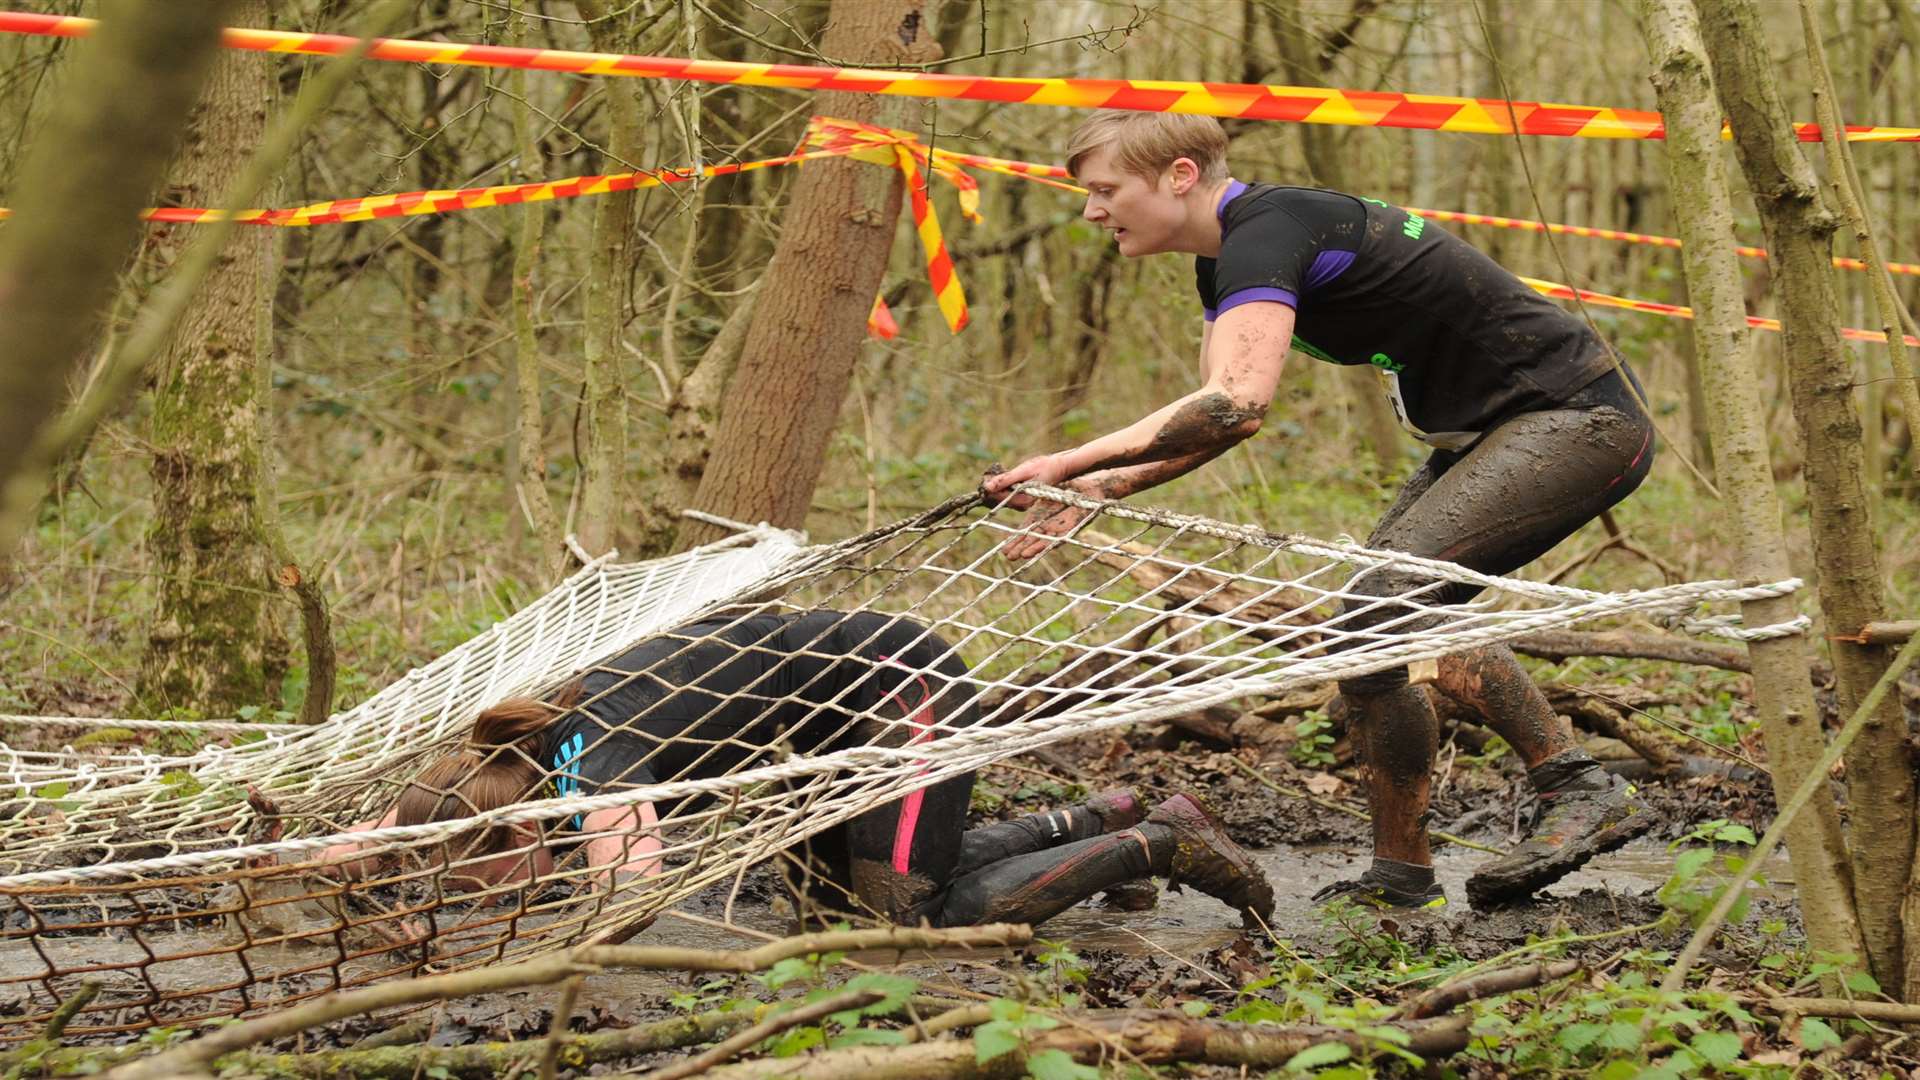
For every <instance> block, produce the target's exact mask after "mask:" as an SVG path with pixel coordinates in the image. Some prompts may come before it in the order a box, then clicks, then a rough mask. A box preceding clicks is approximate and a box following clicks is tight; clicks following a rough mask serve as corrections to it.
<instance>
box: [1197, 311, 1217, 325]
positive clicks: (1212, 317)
mask: <svg viewBox="0 0 1920 1080" xmlns="http://www.w3.org/2000/svg"><path fill="white" fill-rule="evenodd" d="M1200 310H1201V311H1202V312H1203V313H1204V314H1205V315H1206V318H1207V321H1208V322H1212V321H1213V320H1215V319H1217V318H1219V317H1220V313H1219V312H1218V311H1216V310H1214V309H1213V308H1201V309H1200Z"/></svg>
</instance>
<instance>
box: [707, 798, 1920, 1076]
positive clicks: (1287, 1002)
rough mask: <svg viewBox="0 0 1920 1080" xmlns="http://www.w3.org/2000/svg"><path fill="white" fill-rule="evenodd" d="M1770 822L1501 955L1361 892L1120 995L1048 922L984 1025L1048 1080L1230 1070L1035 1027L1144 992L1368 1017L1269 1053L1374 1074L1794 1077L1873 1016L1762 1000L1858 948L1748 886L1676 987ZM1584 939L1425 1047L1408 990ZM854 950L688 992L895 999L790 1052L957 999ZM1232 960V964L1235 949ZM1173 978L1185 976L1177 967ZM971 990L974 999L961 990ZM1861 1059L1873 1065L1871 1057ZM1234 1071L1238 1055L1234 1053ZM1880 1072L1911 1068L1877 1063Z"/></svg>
mask: <svg viewBox="0 0 1920 1080" xmlns="http://www.w3.org/2000/svg"><path fill="white" fill-rule="evenodd" d="M1754 840H1755V837H1754V835H1753V833H1752V832H1751V831H1750V830H1748V829H1746V828H1745V827H1743V826H1739V825H1735V824H1732V823H1729V822H1725V821H1715V822H1708V823H1705V824H1704V825H1702V826H1701V827H1699V828H1697V829H1695V830H1693V831H1692V832H1691V833H1689V834H1688V835H1687V836H1685V837H1683V838H1682V839H1681V840H1679V841H1676V842H1675V843H1674V845H1673V848H1674V851H1675V853H1676V862H1675V869H1674V872H1673V875H1672V877H1671V878H1670V879H1669V880H1668V881H1667V882H1666V884H1665V885H1664V886H1663V887H1662V888H1661V890H1660V892H1659V896H1660V899H1661V901H1662V902H1663V910H1662V912H1661V913H1660V914H1659V915H1658V916H1657V917H1656V918H1655V919H1654V920H1653V921H1652V922H1649V923H1646V924H1643V925H1636V926H1623V927H1619V928H1616V929H1613V930H1608V931H1601V932H1594V933H1588V934H1584V935H1576V934H1570V933H1562V934H1556V935H1539V936H1530V937H1528V938H1527V939H1526V941H1525V942H1524V943H1522V944H1520V945H1518V946H1516V947H1515V948H1513V949H1510V950H1508V951H1507V952H1505V953H1502V954H1499V955H1497V956H1493V957H1488V958H1484V959H1480V960H1478V961H1469V960H1467V959H1465V958H1463V957H1462V956H1460V955H1459V954H1458V953H1456V952H1454V951H1453V950H1452V949H1451V948H1447V947H1435V948H1428V949H1421V948H1417V947H1415V946H1414V945H1411V944H1409V939H1410V938H1411V937H1412V936H1413V935H1411V934H1409V933H1408V929H1409V928H1408V926H1406V925H1405V923H1406V922H1407V921H1408V920H1411V919H1417V918H1420V917H1421V916H1418V915H1407V916H1397V915H1394V914H1391V913H1389V914H1382V913H1378V912H1374V911H1372V910H1371V909H1362V908H1359V907H1355V906H1353V905H1351V904H1348V903H1346V902H1344V901H1342V902H1336V903H1334V904H1332V905H1328V906H1326V907H1324V908H1322V909H1321V911H1320V914H1319V918H1320V921H1321V923H1322V924H1323V929H1324V930H1325V932H1326V938H1327V941H1328V944H1325V945H1323V946H1322V947H1320V948H1317V949H1314V950H1313V951H1312V954H1311V955H1310V954H1309V953H1308V951H1307V950H1306V949H1304V948H1303V947H1301V946H1299V945H1298V944H1296V942H1294V941H1291V940H1287V939H1282V938H1273V937H1269V938H1265V939H1252V940H1251V945H1252V947H1251V949H1242V950H1240V952H1239V958H1240V959H1239V962H1237V963H1235V964H1233V965H1231V969H1232V970H1238V971H1240V972H1242V973H1243V975H1242V977H1240V978H1239V979H1237V980H1226V979H1222V978H1220V977H1219V975H1218V974H1217V972H1218V970H1219V968H1217V967H1215V966H1212V965H1211V964H1210V961H1211V960H1213V959H1216V957H1214V956H1213V955H1211V954H1209V955H1203V956H1201V957H1198V958H1195V959H1194V960H1193V961H1191V963H1192V964H1193V965H1196V966H1199V967H1201V968H1203V969H1205V975H1209V976H1212V978H1211V979H1209V978H1205V977H1203V978H1200V979H1195V980H1188V981H1187V982H1186V984H1185V985H1188V986H1194V985H1198V986H1200V987H1202V989H1198V990H1164V991H1163V990H1158V989H1156V990H1154V991H1149V992H1148V993H1147V994H1146V995H1145V996H1143V997H1140V998H1138V999H1136V1000H1132V1001H1115V1000H1113V991H1112V989H1111V987H1108V986H1103V982H1104V979H1103V972H1102V970H1101V968H1100V965H1099V962H1097V961H1095V960H1091V959H1089V958H1087V957H1084V956H1082V955H1080V954H1079V953H1077V952H1075V951H1074V950H1073V949H1072V948H1070V947H1068V946H1067V945H1065V944H1062V943H1059V942H1050V941H1040V942H1038V943H1036V944H1035V945H1034V946H1033V947H1031V948H1030V949H1029V951H1028V954H1027V956H1026V958H1025V961H1024V962H1023V963H1021V964H1019V965H1017V966H1015V967H1012V968H1010V969H1004V970H1003V974H1004V979H1003V982H1002V985H1001V987H1000V991H999V994H998V995H997V996H995V997H992V998H990V999H988V1000H986V1001H984V1002H976V1003H975V1004H976V1005H984V1006H985V1009H986V1013H985V1015H986V1017H987V1019H985V1020H984V1022H980V1023H979V1024H978V1025H977V1026H975V1027H974V1028H973V1029H972V1036H971V1037H972V1042H973V1046H974V1051H975V1055H976V1058H977V1060H978V1061H979V1062H982V1063H985V1062H989V1061H992V1060H994V1059H996V1058H999V1057H1000V1056H1001V1055H1004V1054H1010V1053H1015V1052H1027V1056H1026V1070H1027V1072H1026V1075H1029V1076H1032V1077H1034V1078H1036V1080H1065V1078H1093V1077H1101V1076H1139V1077H1146V1076H1156V1075H1202V1076H1204V1075H1213V1074H1211V1073H1207V1072H1205V1071H1201V1072H1197V1073H1194V1072H1182V1071H1180V1070H1178V1069H1175V1070H1173V1071H1172V1072H1167V1071H1164V1070H1163V1071H1160V1072H1155V1071H1153V1070H1149V1069H1145V1068H1142V1067H1139V1066H1129V1065H1111V1064H1110V1065H1107V1066H1105V1067H1104V1069H1103V1068H1101V1067H1095V1066H1093V1065H1088V1064H1083V1063H1079V1062H1075V1061H1074V1060H1072V1059H1071V1058H1069V1057H1068V1056H1067V1055H1066V1054H1065V1053H1063V1052H1061V1051H1059V1050H1044V1049H1041V1050H1038V1051H1037V1052H1028V1051H1031V1050H1034V1047H1033V1040H1034V1039H1035V1038H1036V1037H1038V1036H1040V1035H1042V1034H1043V1033H1045V1032H1048V1031H1052V1030H1055V1029H1056V1028H1058V1027H1060V1026H1061V1025H1062V1024H1066V1023H1072V1022H1073V1015H1074V1012H1075V1010H1078V1009H1082V1008H1085V1007H1094V1006H1106V1007H1111V1006H1113V1005H1115V1004H1126V1005H1132V1006H1137V1007H1144V1008H1154V1009H1173V1010H1178V1012H1179V1013H1181V1014H1184V1015H1185V1016H1187V1017H1191V1018H1194V1019H1205V1020H1208V1021H1210V1022H1218V1023H1225V1024H1247V1025H1273V1024H1280V1025H1318V1026H1321V1027H1325V1028H1331V1029H1336V1030H1339V1031H1343V1032H1350V1033H1353V1034H1354V1035H1356V1036H1358V1039H1357V1040H1356V1042H1357V1046H1358V1048H1357V1049H1356V1048H1355V1046H1353V1045H1348V1044H1346V1043H1323V1044H1320V1045H1316V1046H1313V1047H1310V1048H1308V1049H1306V1050H1304V1051H1302V1052H1300V1053H1299V1054H1297V1055H1295V1056H1294V1057H1293V1058H1292V1059H1291V1060H1289V1061H1287V1062H1285V1063H1284V1064H1283V1065H1282V1066H1280V1067H1278V1068H1274V1069H1270V1070H1267V1071H1266V1072H1264V1073H1262V1072H1259V1071H1257V1070H1256V1071H1254V1072H1252V1073H1246V1074H1240V1075H1264V1076H1270V1077H1276V1078H1306V1077H1310V1076H1311V1077H1317V1078H1319V1080H1369V1078H1372V1077H1376V1076H1411V1075H1427V1076H1433V1075H1438V1076H1441V1077H1449V1076H1451V1077H1488V1078H1491V1077H1512V1076H1575V1075H1578V1076H1583V1077H1592V1078H1597V1080H1643V1078H1644V1080H1686V1078H1694V1077H1700V1078H1708V1077H1723V1076H1732V1077H1754V1078H1780V1080H1786V1078H1788V1077H1794V1076H1796V1075H1806V1073H1805V1072H1804V1071H1803V1070H1806V1069H1809V1068H1812V1069H1815V1070H1816V1071H1819V1072H1830V1070H1829V1069H1828V1068H1827V1063H1826V1062H1824V1060H1823V1059H1821V1058H1820V1055H1821V1054H1822V1053H1824V1052H1828V1051H1833V1050H1835V1048H1837V1047H1839V1046H1840V1044H1841V1043H1842V1041H1843V1040H1845V1039H1846V1038H1847V1036H1849V1035H1851V1034H1854V1033H1855V1032H1859V1031H1867V1030H1869V1029H1868V1028H1867V1027H1866V1026H1865V1025H1864V1024H1861V1023H1859V1022H1855V1021H1844V1020H1828V1019H1820V1018H1815V1017H1806V1018H1800V1019H1797V1020H1790V1021H1785V1022H1783V1021H1782V1019H1781V1017H1780V1016H1779V1015H1777V1014H1775V1013H1774V1012H1771V1011H1769V1010H1768V1009H1766V1008H1765V1007H1763V1006H1762V1005H1761V1003H1762V1002H1764V1001H1766V1000H1767V999H1770V998H1775V997H1779V996H1782V995H1792V994H1797V993H1818V992H1820V988H1821V987H1822V986H1833V985H1836V984H1837V985H1839V986H1840V987H1842V988H1843V991H1844V992H1845V993H1847V994H1849V995H1853V996H1857V997H1860V998H1863V999H1868V998H1874V997H1876V996H1877V995H1878V993H1879V987H1878V986H1876V985H1875V984H1874V982H1873V980H1872V979H1871V978H1870V977H1869V976H1867V975H1865V974H1864V973H1862V972H1860V971H1858V970H1857V969H1856V968H1855V966H1854V964H1853V963H1852V962H1851V959H1850V958H1845V957H1829V956H1812V955H1809V954H1808V953H1807V952H1806V950H1805V948H1804V947H1803V946H1802V944H1801V943H1800V941H1799V939H1798V938H1797V937H1796V936H1794V935H1791V934H1790V933H1789V932H1788V928H1787V927H1786V926H1785V925H1784V924H1783V923H1782V922H1780V921H1778V920H1759V921H1757V922H1755V921H1749V920H1747V914H1748V913H1747V911H1746V908H1747V902H1746V901H1745V900H1743V901H1742V902H1740V903H1739V904H1737V905H1736V906H1735V909H1734V918H1733V920H1732V923H1731V924H1730V926H1729V927H1728V928H1727V929H1726V930H1723V931H1722V933H1721V937H1720V938H1719V941H1718V943H1717V945H1716V948H1715V950H1714V951H1712V952H1710V953H1709V957H1710V963H1708V964H1705V965H1702V966H1701V967H1700V968H1699V969H1698V970H1696V971H1695V972H1694V974H1693V977H1692V978H1691V979H1690V980H1689V982H1688V985H1687V988H1686V989H1685V990H1682V991H1678V992H1672V993H1669V992H1664V991H1662V990H1660V989H1659V985H1660V983H1661V980H1662V979H1663V978H1664V977H1665V976H1666V974H1667V972H1668V971H1669V970H1670V968H1671V966H1672V964H1673V962H1674V956H1675V954H1676V952H1677V951H1678V947H1679V945H1680V944H1681V943H1682V942H1683V941H1684V940H1685V936H1686V935H1687V934H1688V933H1689V932H1690V931H1691V929H1692V928H1693V927H1694V926H1695V925H1696V924H1697V922H1698V920H1699V919H1700V918H1701V917H1702V916H1703V915H1704V913H1705V911H1706V909H1707V908H1708V907H1709V906H1710V905H1711V904H1712V903H1713V902H1714V901H1715V900H1716V899H1717V898H1718V896H1719V894H1720V892H1721V891H1722V890H1724V889H1725V888H1727V887H1729V884H1730V883H1731V882H1732V880H1733V877H1734V875H1735V874H1737V873H1738V872H1739V871H1740V870H1741V869H1742V867H1743V865H1744V863H1743V861H1742V860H1743V858H1744V852H1745V851H1746V849H1747V848H1748V847H1749V846H1750V845H1751V844H1752V843H1753V842H1754ZM1561 959H1573V960H1577V961H1579V962H1580V965H1581V966H1580V967H1579V969H1578V970H1577V971H1575V972H1574V973H1573V974H1571V975H1563V976H1562V977H1560V978H1558V979H1553V980H1549V981H1546V982H1544V983H1542V984H1540V985H1536V986H1529V987H1526V988H1524V989H1520V990H1515V991H1511V992H1507V993H1500V994H1495V995H1492V996H1488V997H1484V998H1480V999H1477V1000H1473V1001H1470V1002H1468V1003H1466V1004H1465V1005H1463V1006H1460V1007H1459V1010H1460V1011H1464V1012H1465V1013H1466V1014H1467V1015H1468V1016H1470V1018H1471V1036H1472V1038H1471V1042H1470V1044H1469V1046H1468V1047H1467V1048H1466V1049H1465V1050H1464V1051H1462V1052H1461V1053H1459V1054H1456V1055H1454V1056H1452V1057H1450V1058H1447V1059H1444V1060H1439V1061H1432V1062H1428V1061H1423V1060H1422V1059H1421V1058H1420V1057H1419V1056H1418V1055H1416V1054H1415V1053H1413V1052H1412V1050H1411V1049H1409V1037H1408V1034H1407V1032H1406V1030H1405V1028H1404V1026H1402V1025H1400V1024H1399V1023H1397V1021H1399V1020H1400V1019H1401V1010H1402V1009H1403V1008H1404V1007H1405V1006H1406V1005H1407V1004H1408V1003H1409V1002H1411V1001H1412V1000H1414V999H1415V998H1417V997H1419V996H1420V995H1422V994H1423V993H1426V992H1428V991H1431V990H1433V989H1434V988H1436V987H1439V986H1442V985H1446V984H1449V983H1453V982H1456V981H1460V980H1469V979H1473V978H1475V977H1478V976H1482V975H1485V974H1487V973H1489V972H1495V971H1505V970H1509V969H1512V968H1514V967H1515V966H1518V965H1525V964H1532V963H1534V962H1536V961H1538V962H1549V963H1550V962H1552V961H1556V960H1561ZM844 960H845V958H844V957H843V956H841V955H840V954H825V955H814V956H809V957H804V958H798V959H793V960H787V961H783V962H782V963H781V964H780V965H778V966H776V967H775V968H773V969H772V970H770V971H768V972H766V973H764V974H761V975H757V976H750V977H737V978H736V977H719V978H713V979H709V980H707V981H706V982H704V983H701V984H700V985H699V986H698V987H696V988H694V989H692V990H689V991H687V992H685V993H682V994H680V995H678V996H676V997H675V998H674V999H673V1000H672V1004H673V1005H674V1007H676V1008H679V1009H682V1010H685V1011H688V1012H696V1011H704V1010H711V1009H716V1008H718V1009H735V1008H752V1009H764V1008H766V1004H765V1001H764V999H765V998H767V997H768V996H769V995H770V994H776V993H777V994H782V995H785V996H784V997H783V999H782V1000H780V1001H779V1002H778V1004H776V1005H774V1006H773V1008H774V1011H786V1010H790V1009H794V1008H798V1007H800V1006H802V1005H803V1004H807V1003H811V1002H815V1001H819V1000H822V999H825V998H828V997H830V996H832V995H835V994H839V993H842V992H844V991H847V990H857V989H867V990H872V991H875V992H877V993H879V994H881V995H882V996H881V997H880V999H879V1000H878V1001H876V1002H875V1003H873V1004H871V1005H868V1006H864V1007H862V1008H858V1009H847V1010H844V1011H842V1012H839V1013H835V1014H833V1015H832V1016H830V1017H828V1018H826V1019H825V1020H823V1021H821V1022H819V1023H816V1024H810V1025H803V1026H799V1027H795V1028H793V1029H791V1030H788V1031H786V1032H784V1033H782V1034H780V1035H777V1036H774V1037H772V1038H770V1039H768V1040H767V1041H765V1042H764V1043H762V1044H761V1045H760V1046H759V1047H757V1048H756V1051H757V1052H758V1053H761V1054H764V1055H766V1056H768V1057H773V1058H783V1057H789V1056H793V1055H797V1054H801V1053H804V1052H807V1051H810V1050H814V1049H817V1048H834V1047H843V1046H888V1045H898V1044H900V1043H902V1042H905V1041H908V1034H909V1032H910V1031H912V1030H913V1028H914V1026H915V1025H916V1024H920V1023H924V1022H925V1021H926V1020H928V1019H929V1018H931V1017H932V1016H934V1015H937V1013H938V1011H939V1010H938V1007H937V1006H929V1005H928V1004H927V1001H928V999H927V998H926V997H924V996H923V997H915V995H928V994H934V995H937V994H939V993H941V992H942V991H941V990H940V987H941V986H942V985H944V980H941V979H929V980H926V981H925V982H922V981H920V980H916V979H913V978H908V977H905V976H901V975H897V974H891V975H879V974H875V973H872V972H867V973H860V974H852V973H851V972H850V969H848V968H847V967H846V966H845V965H844ZM1221 966H1222V967H1225V966H1227V965H1221ZM1159 985H1160V986H1165V985H1167V984H1166V982H1165V981H1164V980H1163V981H1162V982H1161V983H1160V984H1159ZM963 1004H965V1002H963V1001H958V1000H956V1001H955V1002H954V1006H955V1007H959V1006H960V1005H963ZM1856 1074H1857V1073H1856ZM1221 1075H1225V1074H1224V1073H1223V1074H1221ZM1867 1075H1894V1074H1886V1073H1879V1072H1870V1073H1868V1074H1867Z"/></svg>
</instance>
